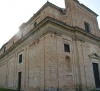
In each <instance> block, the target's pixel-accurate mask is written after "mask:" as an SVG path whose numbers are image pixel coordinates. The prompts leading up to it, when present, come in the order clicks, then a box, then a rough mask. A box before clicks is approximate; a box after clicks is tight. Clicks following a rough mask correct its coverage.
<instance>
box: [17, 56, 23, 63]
mask: <svg viewBox="0 0 100 91" xmlns="http://www.w3.org/2000/svg"><path fill="white" fill-rule="evenodd" d="M22 60H23V55H22V54H19V56H18V61H19V64H20V63H22Z"/></svg>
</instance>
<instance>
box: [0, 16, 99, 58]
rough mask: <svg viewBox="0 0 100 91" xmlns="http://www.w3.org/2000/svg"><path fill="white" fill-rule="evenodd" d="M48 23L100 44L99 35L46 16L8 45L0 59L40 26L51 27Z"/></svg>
mask: <svg viewBox="0 0 100 91" xmlns="http://www.w3.org/2000/svg"><path fill="white" fill-rule="evenodd" d="M47 25H48V26H47ZM50 25H53V26H56V27H61V28H62V30H63V29H65V30H68V31H70V32H73V33H80V34H81V35H84V36H86V37H89V38H90V39H91V40H95V41H97V42H98V43H99V45H100V38H99V37H96V36H94V35H92V34H89V33H87V32H85V30H83V29H80V28H78V27H72V26H69V25H67V24H66V23H63V22H61V21H59V20H56V19H53V18H51V17H46V18H45V19H44V20H43V21H41V22H40V23H39V24H37V25H36V26H35V28H33V29H32V30H31V31H30V32H29V33H27V34H26V35H25V36H23V37H22V38H21V39H20V40H19V41H18V42H16V43H15V44H14V45H13V46H12V47H10V48H9V49H8V50H7V51H5V52H4V53H3V54H2V55H1V56H0V59H1V58H2V57H4V56H5V55H6V54H7V53H9V52H10V51H11V50H13V49H14V48H16V47H17V46H18V45H20V43H22V42H23V41H24V40H25V39H27V38H28V37H29V36H30V35H32V34H33V33H35V32H37V31H40V30H41V29H42V28H44V29H47V28H49V29H50V28H52V26H50ZM49 29H48V30H49ZM62 30H59V31H61V32H63V31H62ZM51 31H53V30H51ZM51 31H43V32H44V33H47V32H51ZM76 36H78V35H76ZM80 38H81V37H80Z"/></svg>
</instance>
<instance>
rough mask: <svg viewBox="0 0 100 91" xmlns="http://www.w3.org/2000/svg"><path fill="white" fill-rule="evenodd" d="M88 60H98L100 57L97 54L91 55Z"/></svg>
mask: <svg viewBox="0 0 100 91" xmlns="http://www.w3.org/2000/svg"><path fill="white" fill-rule="evenodd" d="M88 56H89V57H90V58H93V59H98V60H100V56H99V55H98V54H97V53H91V54H90V55H88Z"/></svg>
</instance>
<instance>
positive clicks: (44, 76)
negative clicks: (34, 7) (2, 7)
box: [0, 0, 100, 91]
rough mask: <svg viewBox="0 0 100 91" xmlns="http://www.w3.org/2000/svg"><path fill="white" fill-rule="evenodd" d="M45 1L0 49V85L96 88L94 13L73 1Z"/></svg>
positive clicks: (99, 41) (98, 51) (99, 44)
mask: <svg viewBox="0 0 100 91" xmlns="http://www.w3.org/2000/svg"><path fill="white" fill-rule="evenodd" d="M65 6H66V7H65V8H60V7H57V6H55V5H53V4H52V3H50V2H47V3H46V4H45V5H43V7H42V8H41V9H40V10H39V11H38V12H37V13H36V14H35V15H34V16H32V17H31V18H30V19H29V21H27V22H26V23H23V24H22V25H21V26H20V30H19V32H18V33H17V34H16V35H14V36H13V38H11V40H9V41H8V42H7V43H6V44H5V45H4V46H3V47H2V48H1V50H0V87H6V88H11V89H20V90H24V91H44V90H47V91H89V90H92V89H96V88H100V30H99V27H98V23H97V16H98V15H97V14H96V13H94V12H93V11H92V10H90V9H89V8H87V7H86V6H84V5H82V4H80V3H79V2H78V1H77V0H65Z"/></svg>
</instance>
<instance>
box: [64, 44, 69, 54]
mask: <svg viewBox="0 0 100 91" xmlns="http://www.w3.org/2000/svg"><path fill="white" fill-rule="evenodd" d="M64 51H65V52H70V46H69V45H68V44H64Z"/></svg>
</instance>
